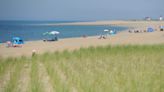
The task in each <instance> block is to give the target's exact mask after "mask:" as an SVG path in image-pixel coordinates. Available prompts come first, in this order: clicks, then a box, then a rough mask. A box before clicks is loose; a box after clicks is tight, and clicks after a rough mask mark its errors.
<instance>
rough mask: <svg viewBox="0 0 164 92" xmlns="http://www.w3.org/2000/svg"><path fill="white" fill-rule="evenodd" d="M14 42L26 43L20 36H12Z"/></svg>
mask: <svg viewBox="0 0 164 92" xmlns="http://www.w3.org/2000/svg"><path fill="white" fill-rule="evenodd" d="M12 43H13V44H24V41H23V40H22V38H20V37H13V38H12Z"/></svg>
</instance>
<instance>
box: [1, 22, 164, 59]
mask: <svg viewBox="0 0 164 92" xmlns="http://www.w3.org/2000/svg"><path fill="white" fill-rule="evenodd" d="M111 23H112V24H114V25H116V26H123V27H127V28H128V29H126V30H123V31H120V32H119V33H118V34H116V35H115V36H109V37H108V38H107V39H98V37H99V36H89V37H86V38H82V37H75V38H64V39H59V41H56V42H43V41H42V40H39V41H38V40H37V41H27V42H26V43H25V44H24V45H23V47H21V48H13V47H12V48H6V47H5V45H4V44H0V57H4V58H6V57H20V56H31V55H32V50H36V53H37V54H42V53H45V52H55V51H63V50H68V51H72V50H76V49H80V48H81V47H83V48H87V47H90V46H106V45H149V44H151V45H154V44H164V32H162V31H159V29H158V27H159V26H161V25H164V21H153V22H152V21H139V22H138V21H115V22H111V21H99V22H97V21H96V22H87V23H86V22H81V23H76V24H74V25H91V24H92V25H97V24H99V25H103V24H106V25H111ZM67 24H68V25H72V23H67ZM150 25H151V27H153V28H154V29H156V30H157V31H155V32H151V33H129V32H128V30H134V29H140V30H145V29H146V28H147V27H148V26H150Z"/></svg>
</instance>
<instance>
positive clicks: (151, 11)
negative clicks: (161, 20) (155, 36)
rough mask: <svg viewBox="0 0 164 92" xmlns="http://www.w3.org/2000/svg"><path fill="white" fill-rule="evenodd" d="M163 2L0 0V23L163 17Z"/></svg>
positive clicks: (156, 0) (136, 0)
mask: <svg viewBox="0 0 164 92" xmlns="http://www.w3.org/2000/svg"><path fill="white" fill-rule="evenodd" d="M163 4H164V0H0V20H85V21H86V20H123V19H143V18H144V17H147V16H149V17H152V18H158V17H159V16H164V6H163Z"/></svg>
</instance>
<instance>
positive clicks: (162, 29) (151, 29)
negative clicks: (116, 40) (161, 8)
mask: <svg viewBox="0 0 164 92" xmlns="http://www.w3.org/2000/svg"><path fill="white" fill-rule="evenodd" d="M159 29H160V30H159V31H164V27H163V26H160V27H159ZM154 31H157V29H154V28H151V27H149V28H147V30H139V29H134V30H129V31H128V32H129V33H146V32H154Z"/></svg>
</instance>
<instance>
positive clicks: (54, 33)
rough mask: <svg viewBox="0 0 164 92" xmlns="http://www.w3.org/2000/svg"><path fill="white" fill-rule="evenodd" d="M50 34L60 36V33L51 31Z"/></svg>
mask: <svg viewBox="0 0 164 92" xmlns="http://www.w3.org/2000/svg"><path fill="white" fill-rule="evenodd" d="M49 34H50V35H57V34H60V32H58V31H51V32H49Z"/></svg>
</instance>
